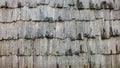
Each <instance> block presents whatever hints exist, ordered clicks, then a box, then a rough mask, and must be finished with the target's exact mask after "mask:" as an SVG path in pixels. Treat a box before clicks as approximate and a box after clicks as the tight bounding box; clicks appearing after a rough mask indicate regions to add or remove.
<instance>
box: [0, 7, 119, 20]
mask: <svg viewBox="0 0 120 68" xmlns="http://www.w3.org/2000/svg"><path fill="white" fill-rule="evenodd" d="M73 19H75V20H96V19H104V20H116V19H120V11H110V10H95V11H94V10H81V11H78V10H74V9H56V8H52V7H49V6H46V5H44V6H39V7H37V8H32V9H29V8H27V7H23V8H21V9H0V22H13V21H17V20H25V21H29V20H32V21H44V22H55V21H64V20H73Z"/></svg>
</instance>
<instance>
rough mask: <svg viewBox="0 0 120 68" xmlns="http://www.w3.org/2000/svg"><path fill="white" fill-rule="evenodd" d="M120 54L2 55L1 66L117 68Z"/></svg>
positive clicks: (20, 67) (13, 67)
mask: <svg viewBox="0 0 120 68" xmlns="http://www.w3.org/2000/svg"><path fill="white" fill-rule="evenodd" d="M119 59H120V55H110V56H107V55H87V54H81V55H80V57H78V56H72V57H70V56H67V57H66V56H34V57H33V56H24V57H23V56H16V55H13V56H2V57H0V66H1V68H8V67H9V68H119V66H120V60H119Z"/></svg>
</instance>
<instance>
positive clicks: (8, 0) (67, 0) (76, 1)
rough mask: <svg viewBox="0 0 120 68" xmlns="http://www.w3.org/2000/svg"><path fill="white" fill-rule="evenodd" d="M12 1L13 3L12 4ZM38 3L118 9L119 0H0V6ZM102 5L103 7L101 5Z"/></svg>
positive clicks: (53, 5)
mask: <svg viewBox="0 0 120 68" xmlns="http://www.w3.org/2000/svg"><path fill="white" fill-rule="evenodd" d="M13 3H14V4H13ZM40 4H42V5H43V4H46V5H49V6H51V7H57V8H62V7H71V6H73V7H74V8H78V9H79V8H80V9H81V8H82V9H83V8H95V9H99V8H104V7H105V8H108V9H111V8H114V9H120V6H119V5H120V1H119V0H115V1H114V0H34V1H33V0H1V3H0V7H8V8H16V7H18V8H19V7H22V6H28V7H30V8H35V7H37V6H38V5H40ZM102 6H103V7H102Z"/></svg>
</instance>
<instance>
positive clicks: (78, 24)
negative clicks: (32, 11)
mask: <svg viewBox="0 0 120 68" xmlns="http://www.w3.org/2000/svg"><path fill="white" fill-rule="evenodd" d="M119 28H120V23H119V20H116V21H103V20H96V21H90V22H89V21H65V22H56V23H48V22H24V21H17V22H15V23H5V24H4V23H0V40H3V39H5V40H7V39H19V38H25V39H35V38H48V39H52V38H59V39H65V38H70V39H71V40H83V39H84V37H87V38H95V37H96V36H97V35H98V36H101V38H102V39H109V38H110V37H117V36H120V30H119Z"/></svg>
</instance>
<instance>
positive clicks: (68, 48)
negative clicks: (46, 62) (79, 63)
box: [0, 37, 120, 56]
mask: <svg viewBox="0 0 120 68" xmlns="http://www.w3.org/2000/svg"><path fill="white" fill-rule="evenodd" d="M81 53H88V54H92V55H93V54H103V55H113V54H120V37H117V38H111V39H107V40H101V39H100V37H96V39H85V40H81V41H79V40H76V41H71V40H70V39H65V40H60V39H35V40H25V39H18V40H3V41H0V56H7V55H18V56H30V55H36V56H39V55H41V56H48V55H52V56H73V55H77V56H79V55H80V54H81Z"/></svg>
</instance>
